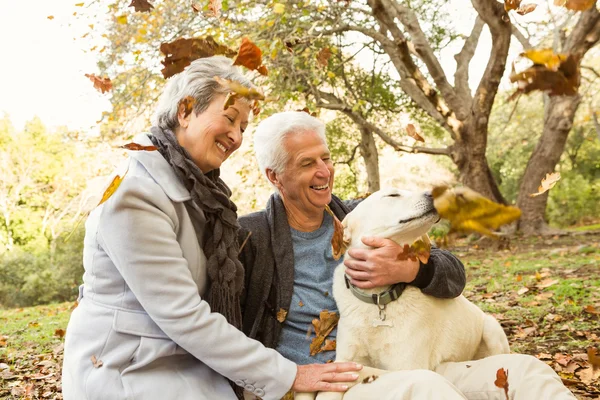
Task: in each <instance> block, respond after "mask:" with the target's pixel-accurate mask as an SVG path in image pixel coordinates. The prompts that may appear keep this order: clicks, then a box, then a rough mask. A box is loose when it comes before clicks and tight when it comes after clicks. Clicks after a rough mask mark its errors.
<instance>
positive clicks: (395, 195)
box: [387, 193, 400, 197]
mask: <svg viewBox="0 0 600 400" xmlns="http://www.w3.org/2000/svg"><path fill="white" fill-rule="evenodd" d="M387 197H400V195H399V194H398V193H393V194H388V195H387Z"/></svg>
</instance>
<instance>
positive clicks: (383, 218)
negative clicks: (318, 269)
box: [303, 189, 510, 400]
mask: <svg viewBox="0 0 600 400" xmlns="http://www.w3.org/2000/svg"><path fill="white" fill-rule="evenodd" d="M438 219H439V217H438V215H437V212H436V211H435V209H434V207H433V201H432V198H431V196H430V195H429V194H427V193H424V192H423V193H412V192H408V191H404V190H396V189H388V190H381V191H378V192H376V193H373V194H372V195H371V196H369V197H368V198H367V199H365V200H364V201H363V202H361V203H360V204H359V205H358V206H357V207H356V208H355V209H354V210H353V211H352V212H351V213H350V214H348V215H347V216H346V218H345V219H344V221H343V223H342V224H343V226H344V228H345V229H344V239H345V240H347V241H349V248H358V247H361V248H365V247H366V246H365V245H364V244H363V243H362V241H361V238H362V237H365V236H378V237H384V238H389V239H392V240H394V241H395V242H396V243H398V244H400V245H404V244H409V245H410V244H412V243H413V242H414V241H415V240H416V239H418V238H419V237H421V236H422V235H426V234H427V231H429V229H430V228H431V227H432V226H433V224H434V223H435V222H436V221H437V220H438ZM346 257H349V255H348V254H346ZM345 269H346V268H345V266H344V264H343V263H340V265H339V266H338V267H337V268H336V270H335V275H334V280H333V295H334V297H335V300H336V303H337V306H338V309H339V312H340V321H339V324H338V331H337V348H336V350H337V356H336V361H354V362H359V363H361V364H363V365H365V366H369V367H374V368H378V369H383V370H388V371H396V370H410V369H428V370H434V369H435V368H436V367H437V366H438V365H440V364H441V363H443V362H450V361H468V360H475V359H480V358H484V357H487V356H491V355H495V354H502V353H509V352H510V349H509V346H508V340H507V338H506V335H505V334H504V331H503V330H502V328H501V327H500V324H499V323H498V322H497V321H496V320H495V319H494V318H493V317H492V316H489V315H486V314H484V313H483V311H481V310H480V309H479V308H478V307H477V306H475V305H474V304H472V303H471V302H470V301H469V300H467V299H466V298H465V297H464V296H462V295H461V296H459V297H457V298H454V299H438V298H435V297H433V296H429V295H425V294H423V293H422V292H421V290H420V289H418V288H416V287H412V286H410V285H408V286H407V287H406V289H405V290H404V292H403V293H402V295H401V296H400V298H399V299H398V300H396V301H393V302H391V303H389V304H388V305H387V306H386V308H385V314H386V321H391V322H393V324H394V326H393V327H386V326H379V327H374V326H373V321H374V320H376V319H378V318H379V310H378V308H377V306H376V305H374V304H368V303H365V302H363V301H361V300H359V299H357V298H356V297H355V296H354V295H353V294H352V293H351V291H350V290H349V289H348V288H347V287H346V284H345V281H344V273H345ZM386 289H387V287H378V288H374V289H370V290H364V292H366V293H368V294H373V293H381V292H383V291H384V290H386ZM361 375H363V374H361ZM359 379H360V378H359ZM303 398H304V397H303ZM341 398H342V394H340V393H332V392H328V393H320V394H319V396H318V397H317V399H318V400H324V399H327V400H330V399H341Z"/></svg>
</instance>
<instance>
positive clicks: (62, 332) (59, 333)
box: [54, 329, 65, 338]
mask: <svg viewBox="0 0 600 400" xmlns="http://www.w3.org/2000/svg"><path fill="white" fill-rule="evenodd" d="M54 336H58V337H59V338H62V337H65V330H64V329H56V330H55V331H54Z"/></svg>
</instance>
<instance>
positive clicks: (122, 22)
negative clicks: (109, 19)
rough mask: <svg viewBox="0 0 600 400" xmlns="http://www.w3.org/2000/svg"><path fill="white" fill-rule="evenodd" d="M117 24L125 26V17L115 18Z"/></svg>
mask: <svg viewBox="0 0 600 400" xmlns="http://www.w3.org/2000/svg"><path fill="white" fill-rule="evenodd" d="M117 24H121V25H125V24H127V15H119V16H118V17H117Z"/></svg>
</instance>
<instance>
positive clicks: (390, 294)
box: [344, 274, 406, 306]
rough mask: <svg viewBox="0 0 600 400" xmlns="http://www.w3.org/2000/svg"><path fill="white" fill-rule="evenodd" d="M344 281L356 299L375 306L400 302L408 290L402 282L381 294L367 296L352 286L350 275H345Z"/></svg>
mask: <svg viewBox="0 0 600 400" xmlns="http://www.w3.org/2000/svg"><path fill="white" fill-rule="evenodd" d="M344 280H345V281H346V287H347V288H348V289H350V292H352V294H353V295H354V297H356V298H357V299H359V300H362V301H364V302H365V303H369V304H375V305H377V306H385V305H387V304H389V303H391V302H392V301H394V300H398V298H399V297H400V295H401V294H402V292H403V291H404V289H405V288H406V283H404V282H402V283H396V284H395V285H392V286H391V287H390V288H389V289H387V290H384V291H383V292H381V293H373V294H367V293H365V292H363V291H362V290H360V289H359V288H357V287H356V286H354V285H353V284H351V283H350V278H348V275H346V274H344Z"/></svg>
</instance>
